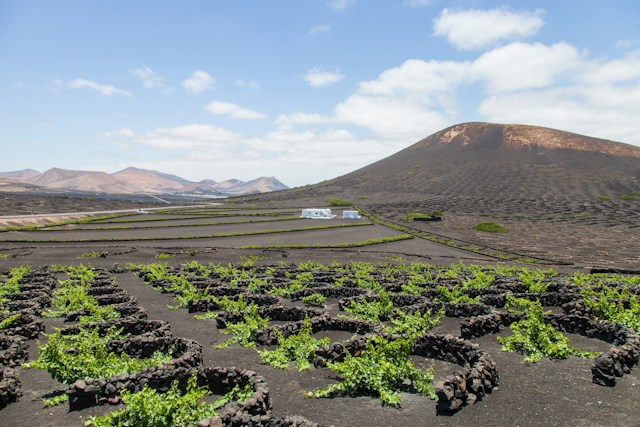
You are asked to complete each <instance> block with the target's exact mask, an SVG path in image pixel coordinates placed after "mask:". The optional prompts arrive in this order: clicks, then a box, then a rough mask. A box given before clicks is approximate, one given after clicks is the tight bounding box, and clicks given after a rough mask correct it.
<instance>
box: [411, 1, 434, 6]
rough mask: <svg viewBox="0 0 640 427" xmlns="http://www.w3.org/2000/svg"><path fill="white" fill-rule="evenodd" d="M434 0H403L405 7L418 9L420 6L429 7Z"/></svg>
mask: <svg viewBox="0 0 640 427" xmlns="http://www.w3.org/2000/svg"><path fill="white" fill-rule="evenodd" d="M433 1H434V0H404V2H403V3H404V4H405V5H406V6H411V7H420V6H430V5H431V4H433Z"/></svg>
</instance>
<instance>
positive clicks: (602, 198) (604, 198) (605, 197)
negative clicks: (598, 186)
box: [596, 196, 611, 202]
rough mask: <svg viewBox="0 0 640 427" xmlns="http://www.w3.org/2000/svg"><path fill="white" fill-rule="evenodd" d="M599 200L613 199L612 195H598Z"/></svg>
mask: <svg viewBox="0 0 640 427" xmlns="http://www.w3.org/2000/svg"><path fill="white" fill-rule="evenodd" d="M596 198H597V199H598V200H602V201H603V202H608V201H610V200H611V197H610V196H598V197H596Z"/></svg>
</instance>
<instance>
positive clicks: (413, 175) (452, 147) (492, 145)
mask: <svg viewBox="0 0 640 427" xmlns="http://www.w3.org/2000/svg"><path fill="white" fill-rule="evenodd" d="M324 189H325V191H327V190H328V192H331V191H346V192H348V193H352V194H354V195H355V189H357V192H358V193H361V194H365V195H370V194H372V193H374V194H375V193H383V194H386V195H387V197H392V198H393V199H394V200H403V201H406V200H407V198H408V199H414V200H415V199H419V198H423V197H425V196H430V197H438V198H443V199H451V198H457V199H459V198H461V197H466V198H476V199H478V198H479V199H484V198H487V196H488V195H493V196H494V197H495V196H498V195H499V196H501V197H503V198H507V199H527V200H532V201H533V200H535V199H541V198H542V199H549V198H558V199H565V198H567V199H574V200H583V201H594V200H596V199H597V198H598V197H599V196H608V197H612V198H620V197H621V196H624V195H629V194H632V193H633V192H634V191H639V190H640V147H635V146H632V145H628V144H623V143H619V142H613V141H607V140H602V139H597V138H591V137H586V136H581V135H577V134H573V133H569V132H563V131H559V130H553V129H547V128H541V127H536V126H523V125H499V124H490V123H465V124H461V125H456V126H452V127H450V128H447V129H445V130H443V131H440V132H438V133H435V134H433V135H431V136H429V137H427V138H425V139H423V140H421V141H419V142H417V143H415V144H413V145H412V146H410V147H408V148H406V149H404V150H402V151H400V152H398V153H396V154H394V155H392V156H390V157H387V158H386V159H383V160H380V161H378V162H376V163H373V164H371V165H369V166H366V167H364V168H362V169H359V170H356V171H354V172H352V173H349V174H347V175H344V176H342V177H339V178H336V179H334V180H331V181H329V182H328V183H327V184H326V185H325V186H324Z"/></svg>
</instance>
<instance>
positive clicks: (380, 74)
mask: <svg viewBox="0 0 640 427" xmlns="http://www.w3.org/2000/svg"><path fill="white" fill-rule="evenodd" d="M639 23H640V6H639V5H638V3H637V2H636V1H631V0H629V1H609V2H595V1H593V2H592V1H576V0H567V1H561V2H559V1H537V2H534V1H517V2H511V3H504V2H496V1H481V0H475V1H439V0H274V1H267V0H251V1H249V0H247V1H242V0H235V1H221V0H219V1H180V2H178V1H162V0H153V1H150V0H147V1H145V0H139V1H98V0H93V1H92V0H77V1H64V0H61V1H50V0H44V1H30V0H17V1H9V0H0V65H1V66H0V100H1V101H0V143H1V144H2V148H3V149H2V156H0V170H1V171H9V170H18V169H23V168H28V167H30V168H35V169H38V170H40V171H44V170H46V169H48V168H50V167H54V166H55V167H62V168H67V169H83V170H102V171H106V172H115V171H118V170H120V169H123V168H125V167H128V166H138V167H143V168H149V169H156V170H160V171H163V172H167V173H174V174H178V175H180V176H183V177H185V178H187V179H191V180H201V179H205V178H210V179H214V180H218V181H220V180H225V179H229V178H238V179H243V180H248V179H252V178H256V177H258V176H276V177H278V178H279V179H280V180H282V181H283V182H285V183H286V184H288V185H290V186H296V185H303V184H310V183H315V182H318V181H321V180H324V179H328V178H333V177H335V176H339V175H341V174H344V173H347V172H350V171H352V170H354V169H357V168H359V167H362V166H365V165H367V164H369V163H371V162H374V161H376V160H379V159H382V158H384V157H386V156H388V155H391V154H393V153H394V152H396V151H398V150H401V149H402V148H405V147H407V146H409V145H411V144H412V143H414V142H416V141H418V140H420V139H421V138H423V137H425V136H428V135H430V134H432V133H434V132H436V131H438V130H441V129H443V128H445V127H447V126H450V125H453V124H456V123H460V122H467V121H492V122H499V123H524V124H532V125H542V126H548V127H553V128H558V129H563V130H568V131H572V132H576V133H582V134H587V135H591V136H597V137H602V138H607V139H613V140H617V141H622V142H626V143H630V144H634V145H640V25H639Z"/></svg>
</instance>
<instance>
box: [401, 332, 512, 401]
mask: <svg viewBox="0 0 640 427" xmlns="http://www.w3.org/2000/svg"><path fill="white" fill-rule="evenodd" d="M412 354H415V355H418V356H423V357H428V358H432V359H438V360H444V361H446V362H450V363H455V364H457V365H460V366H462V367H463V369H462V370H461V371H458V372H456V373H454V374H452V375H449V376H448V377H447V378H445V379H444V380H442V381H438V382H437V383H436V384H435V389H436V395H437V396H438V403H437V404H436V410H437V411H438V412H443V413H452V412H456V411H458V410H460V409H462V407H464V406H466V405H473V404H474V403H475V402H477V401H479V400H481V399H482V398H483V397H484V396H485V395H486V394H487V393H491V392H492V391H493V389H494V388H495V387H496V386H497V385H498V382H499V379H500V377H499V375H498V371H497V369H496V364H495V362H494V361H493V359H492V358H491V356H490V355H489V354H488V353H486V352H484V351H482V350H481V349H480V347H479V346H478V345H477V344H472V343H470V342H468V341H465V340H464V339H461V338H457V337H454V336H452V335H442V334H424V335H421V336H418V337H417V338H416V342H415V346H414V348H413V352H412Z"/></svg>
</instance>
